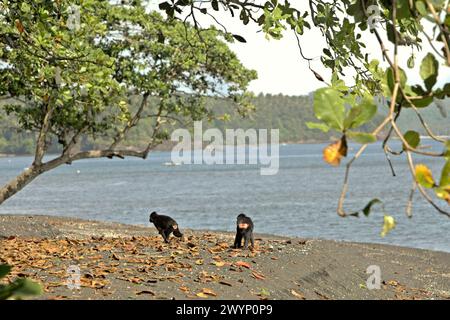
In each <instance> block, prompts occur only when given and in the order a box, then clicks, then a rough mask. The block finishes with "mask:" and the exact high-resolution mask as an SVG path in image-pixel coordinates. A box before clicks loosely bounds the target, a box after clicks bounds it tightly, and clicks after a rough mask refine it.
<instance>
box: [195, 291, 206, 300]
mask: <svg viewBox="0 0 450 320" xmlns="http://www.w3.org/2000/svg"><path fill="white" fill-rule="evenodd" d="M196 296H197V297H199V298H205V299H207V298H208V295H206V294H204V293H203V292H199V293H197V294H196Z"/></svg>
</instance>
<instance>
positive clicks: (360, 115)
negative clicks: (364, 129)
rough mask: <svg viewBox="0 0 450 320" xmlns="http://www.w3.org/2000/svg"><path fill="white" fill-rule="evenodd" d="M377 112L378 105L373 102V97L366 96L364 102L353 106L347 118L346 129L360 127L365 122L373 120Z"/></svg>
mask: <svg viewBox="0 0 450 320" xmlns="http://www.w3.org/2000/svg"><path fill="white" fill-rule="evenodd" d="M376 113H377V106H376V104H375V103H374V102H373V98H372V97H370V96H365V97H364V98H363V100H362V102H361V103H360V104H359V105H357V106H355V107H353V108H351V109H350V112H349V114H348V116H347V117H346V118H345V121H344V127H345V129H352V128H358V127H360V126H362V125H363V124H365V123H367V122H369V121H370V120H372V118H373V117H374V116H375V114H376Z"/></svg>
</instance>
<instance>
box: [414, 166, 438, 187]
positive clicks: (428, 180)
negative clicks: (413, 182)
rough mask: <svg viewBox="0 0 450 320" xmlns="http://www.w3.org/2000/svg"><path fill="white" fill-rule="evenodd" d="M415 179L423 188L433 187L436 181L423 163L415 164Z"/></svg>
mask: <svg viewBox="0 0 450 320" xmlns="http://www.w3.org/2000/svg"><path fill="white" fill-rule="evenodd" d="M415 171H416V179H417V182H418V183H419V184H420V185H421V186H423V187H425V188H433V187H434V186H435V185H436V183H435V182H434V179H433V175H432V173H431V170H430V169H428V167H427V166H426V165H424V164H418V165H416V170H415Z"/></svg>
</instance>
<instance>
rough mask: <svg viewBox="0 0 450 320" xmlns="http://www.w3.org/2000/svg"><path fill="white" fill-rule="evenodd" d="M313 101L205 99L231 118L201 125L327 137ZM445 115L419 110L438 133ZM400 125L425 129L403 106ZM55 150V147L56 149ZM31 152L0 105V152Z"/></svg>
mask: <svg viewBox="0 0 450 320" xmlns="http://www.w3.org/2000/svg"><path fill="white" fill-rule="evenodd" d="M311 103H312V101H311V98H310V97H309V96H286V95H281V94H279V95H270V94H266V95H263V94H260V95H258V96H256V97H255V99H254V105H255V106H256V110H255V111H254V112H252V113H251V114H250V115H249V116H248V117H246V118H242V117H241V116H240V115H239V114H238V113H237V112H235V111H234V109H233V107H232V106H231V104H230V103H229V102H227V101H225V100H210V101H208V105H209V108H211V109H213V110H214V111H215V113H216V114H218V115H221V114H230V120H229V121H224V120H214V121H212V122H211V123H208V124H206V123H205V124H204V129H206V128H211V127H216V128H219V129H221V130H224V129H226V128H233V129H237V128H242V129H248V128H255V129H279V130H280V142H282V143H283V142H300V143H301V142H318V141H328V140H329V139H330V138H331V137H332V136H333V135H336V134H335V133H333V132H329V133H323V132H321V131H319V130H311V129H308V128H307V127H306V125H305V122H308V121H313V122H317V119H315V118H314V116H313V109H312V105H311ZM445 109H446V112H447V113H448V117H447V118H445V117H443V115H442V114H441V112H440V111H439V109H438V108H437V107H436V106H434V105H432V106H430V107H428V108H426V109H423V110H421V113H422V114H423V116H424V118H425V119H426V120H427V121H428V124H429V125H430V126H431V127H432V128H434V131H435V132H436V133H437V134H439V135H449V134H450V106H449V105H447V106H446V107H445ZM385 113H386V110H379V115H378V116H377V117H375V119H374V120H373V121H372V123H370V124H368V125H366V126H365V127H363V130H371V129H373V128H374V127H375V125H376V124H377V123H379V121H380V120H381V119H382V115H383V114H385ZM399 123H400V126H401V127H402V124H403V125H406V124H408V125H411V124H414V127H409V130H411V129H414V130H417V131H419V132H420V133H421V134H425V131H424V130H423V129H421V127H420V123H419V122H418V120H417V117H416V115H415V114H414V112H412V110H404V111H403V112H402V116H401V117H400V121H399ZM148 138H149V132H148V130H147V129H146V128H145V127H141V128H136V130H134V131H133V132H132V134H131V137H130V142H133V143H136V142H137V144H140V143H139V142H142V144H145V142H146V141H148ZM83 143H84V148H89V147H92V146H93V145H98V144H101V143H102V141H101V139H98V140H96V141H91V140H85V141H84V142H83ZM55 151H56V150H55ZM33 152H34V136H33V135H32V134H30V133H26V132H19V131H17V129H16V125H15V120H14V119H12V118H9V117H7V116H5V115H4V113H1V105H0V153H3V154H31V153H33Z"/></svg>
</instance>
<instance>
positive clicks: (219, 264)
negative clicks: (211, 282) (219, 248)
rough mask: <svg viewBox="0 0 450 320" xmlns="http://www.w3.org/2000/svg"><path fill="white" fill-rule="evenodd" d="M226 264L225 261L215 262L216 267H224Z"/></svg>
mask: <svg viewBox="0 0 450 320" xmlns="http://www.w3.org/2000/svg"><path fill="white" fill-rule="evenodd" d="M225 264H226V262H225V261H215V262H214V265H215V266H216V267H223V266H224V265H225Z"/></svg>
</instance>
